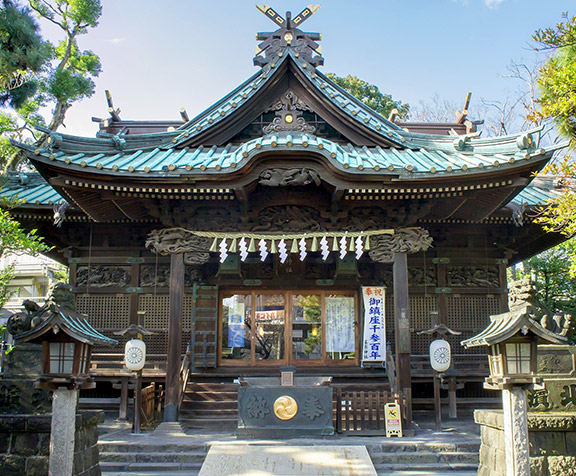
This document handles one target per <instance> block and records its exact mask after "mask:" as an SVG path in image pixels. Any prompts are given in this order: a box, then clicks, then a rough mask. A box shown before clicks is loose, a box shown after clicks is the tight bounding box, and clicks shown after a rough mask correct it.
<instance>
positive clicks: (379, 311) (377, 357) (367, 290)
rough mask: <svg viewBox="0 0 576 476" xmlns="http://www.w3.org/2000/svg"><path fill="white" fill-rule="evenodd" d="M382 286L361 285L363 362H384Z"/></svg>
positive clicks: (384, 329)
mask: <svg viewBox="0 0 576 476" xmlns="http://www.w3.org/2000/svg"><path fill="white" fill-rule="evenodd" d="M384 291H385V288H383V287H374V286H365V287H362V300H363V303H364V336H363V337H364V338H363V340H362V361H363V362H386V319H385V316H384Z"/></svg>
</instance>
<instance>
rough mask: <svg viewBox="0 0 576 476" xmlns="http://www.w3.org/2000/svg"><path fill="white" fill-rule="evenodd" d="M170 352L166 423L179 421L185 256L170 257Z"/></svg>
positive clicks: (167, 364) (178, 254) (167, 377)
mask: <svg viewBox="0 0 576 476" xmlns="http://www.w3.org/2000/svg"><path fill="white" fill-rule="evenodd" d="M168 292H169V296H170V297H169V300H170V304H169V316H168V317H169V322H168V350H167V362H166V400H165V403H164V421H169V422H170V421H172V422H173V421H178V404H179V402H180V360H181V358H182V314H183V307H184V255H183V254H182V253H176V254H173V255H171V256H170V286H169V291H168Z"/></svg>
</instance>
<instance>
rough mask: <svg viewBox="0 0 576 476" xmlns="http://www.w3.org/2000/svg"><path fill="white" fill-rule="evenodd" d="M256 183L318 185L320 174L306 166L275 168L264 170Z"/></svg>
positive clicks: (276, 185)
mask: <svg viewBox="0 0 576 476" xmlns="http://www.w3.org/2000/svg"><path fill="white" fill-rule="evenodd" d="M258 183H259V184H260V185H265V186H267V187H287V186H300V185H309V184H311V183H314V184H316V185H320V174H319V173H318V172H316V171H315V170H311V169H307V168H292V169H285V168H277V169H267V170H264V171H263V172H262V173H261V174H260V176H259V177H258Z"/></svg>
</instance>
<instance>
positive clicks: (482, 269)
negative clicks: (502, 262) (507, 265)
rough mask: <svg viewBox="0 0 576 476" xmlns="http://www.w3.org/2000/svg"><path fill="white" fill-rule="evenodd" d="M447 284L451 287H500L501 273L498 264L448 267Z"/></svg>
mask: <svg viewBox="0 0 576 476" xmlns="http://www.w3.org/2000/svg"><path fill="white" fill-rule="evenodd" d="M446 284H447V285H448V286H451V287H469V288H470V287H472V288H498V287H500V274H499V271H498V267H496V266H453V267H450V268H448V272H447V276H446Z"/></svg>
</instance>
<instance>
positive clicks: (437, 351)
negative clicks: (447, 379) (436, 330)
mask: <svg viewBox="0 0 576 476" xmlns="http://www.w3.org/2000/svg"><path fill="white" fill-rule="evenodd" d="M451 361H452V355H451V352H450V344H449V343H448V342H447V341H445V340H444V339H436V340H435V341H432V343H431V344H430V365H431V366H432V368H433V369H434V370H436V372H446V370H448V369H449V368H450V363H451Z"/></svg>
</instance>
